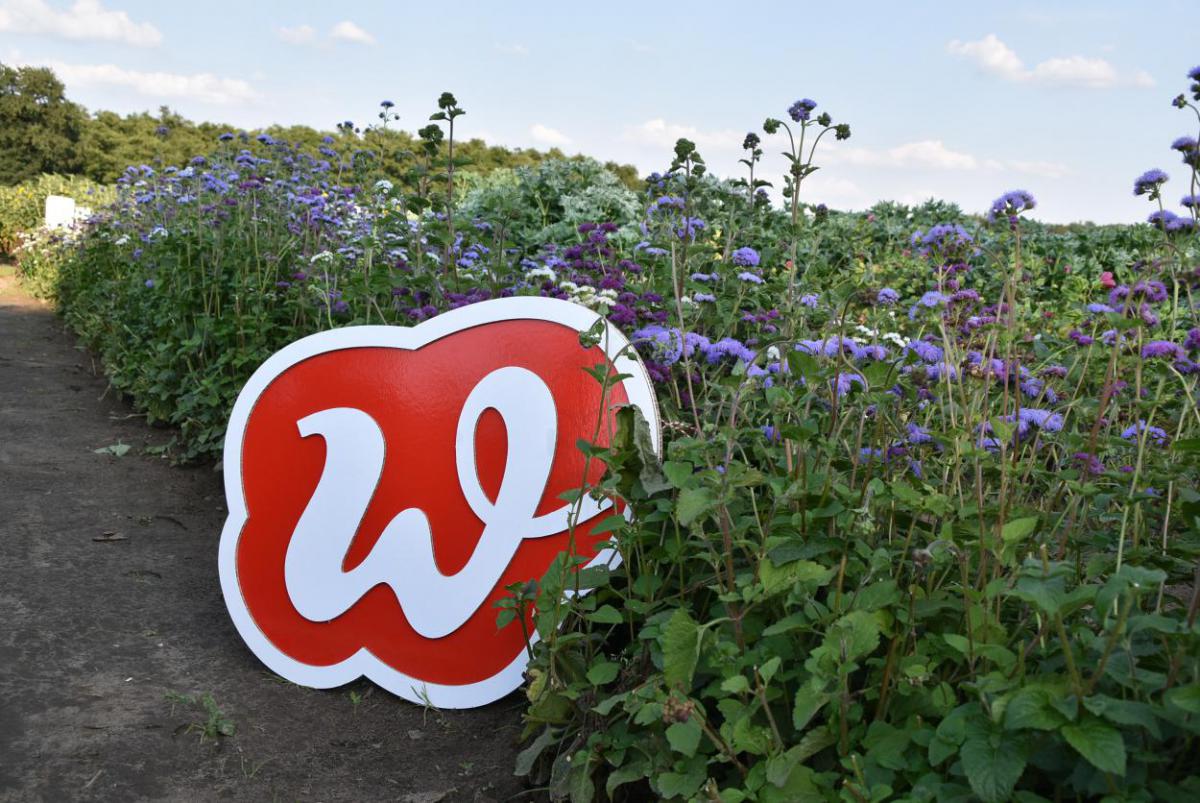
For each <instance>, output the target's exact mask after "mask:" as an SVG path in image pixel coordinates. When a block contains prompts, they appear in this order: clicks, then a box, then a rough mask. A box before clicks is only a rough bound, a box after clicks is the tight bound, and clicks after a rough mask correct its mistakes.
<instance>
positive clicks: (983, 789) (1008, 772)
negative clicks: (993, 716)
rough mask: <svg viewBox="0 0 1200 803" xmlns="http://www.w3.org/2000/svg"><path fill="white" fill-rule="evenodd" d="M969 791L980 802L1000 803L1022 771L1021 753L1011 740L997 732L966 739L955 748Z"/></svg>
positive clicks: (1023, 769) (1002, 802) (1006, 797)
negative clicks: (958, 747) (959, 746)
mask: <svg viewBox="0 0 1200 803" xmlns="http://www.w3.org/2000/svg"><path fill="white" fill-rule="evenodd" d="M958 756H959V758H960V759H961V760H962V767H963V772H964V773H965V774H966V776H967V782H968V783H970V784H971V790H972V791H973V792H975V794H977V795H979V797H980V798H981V799H983V801H984V803H1004V801H1006V800H1008V798H1009V796H1011V795H1012V791H1013V787H1015V786H1016V785H1017V781H1019V780H1020V779H1021V774H1022V773H1023V772H1025V754H1024V752H1023V751H1022V750H1021V749H1020V748H1019V747H1018V746H1017V744H1016V743H1015V742H1013V741H1012V740H1011V737H1010V738H1008V739H1005V738H1003V737H1002V736H997V735H994V734H993V735H988V734H977V735H973V736H970V737H968V738H967V740H966V741H965V742H963V746H962V747H961V748H960V749H959V751H958Z"/></svg>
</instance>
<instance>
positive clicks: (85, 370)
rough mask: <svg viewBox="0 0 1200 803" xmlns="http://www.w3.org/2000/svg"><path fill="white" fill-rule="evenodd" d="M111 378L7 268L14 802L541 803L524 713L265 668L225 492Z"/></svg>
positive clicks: (0, 438)
mask: <svg viewBox="0 0 1200 803" xmlns="http://www.w3.org/2000/svg"><path fill="white" fill-rule="evenodd" d="M95 369H96V366H95V365H94V363H93V361H92V359H91V358H90V357H89V355H88V354H87V352H85V351H83V350H81V349H79V348H78V347H77V346H76V345H75V343H74V340H73V338H71V337H70V336H69V335H67V334H65V333H64V331H63V327H62V324H61V321H59V320H58V319H57V318H56V317H55V316H54V314H53V312H52V311H51V310H50V309H49V308H47V307H46V306H44V305H43V304H41V303H39V302H36V301H34V300H32V299H30V298H29V297H28V296H26V295H24V294H23V293H22V292H21V291H20V289H19V288H18V287H17V286H16V282H15V279H14V278H13V276H12V271H11V268H5V267H0V623H2V624H0V800H17V801H22V800H55V801H57V800H122V801H126V800H188V801H192V800H238V801H241V800H247V801H249V800H255V801H258V800H275V799H278V800H288V801H292V800H314V801H318V800H319V801H370V800H398V801H408V802H409V803H435V802H436V801H459V800H463V801H483V800H496V801H500V800H508V799H512V798H514V796H516V797H517V798H518V799H522V800H525V799H528V798H527V797H526V796H524V795H522V794H521V792H522V786H521V784H520V782H519V781H518V780H517V779H515V778H514V777H513V775H512V766H513V759H514V756H515V753H516V750H517V747H516V745H515V738H516V734H517V732H518V730H519V727H520V725H519V714H520V703H521V700H520V698H519V697H518V696H510V697H508V698H506V699H505V700H502V701H500V702H498V703H495V704H493V705H491V706H489V707H487V708H484V709H479V710H476V711H472V712H446V713H439V712H436V711H425V710H423V709H421V708H420V707H419V706H414V705H411V704H409V703H405V702H403V701H401V700H398V699H396V698H394V697H392V696H390V695H388V694H387V693H386V692H384V691H382V690H381V689H378V688H375V687H374V686H372V685H371V684H369V683H367V682H365V681H359V682H358V683H356V684H353V685H352V686H349V687H345V688H342V689H337V690H332V691H313V690H309V689H303V688H300V687H297V686H294V685H291V684H290V683H287V682H286V681H282V680H280V679H279V678H277V677H275V676H274V675H272V674H271V673H270V672H268V671H266V670H265V669H264V668H263V667H262V666H261V665H260V664H259V663H258V661H257V660H256V659H255V658H254V657H253V655H251V653H250V652H249V651H248V650H247V649H246V647H245V646H243V644H242V642H241V641H240V639H239V638H238V636H237V634H236V632H235V631H234V629H233V627H232V625H231V624H230V622H229V619H228V616H227V614H226V612H225V608H224V603H223V602H222V599H221V594H220V589H219V586H218V582H217V571H216V555H217V541H218V536H219V533H220V528H221V524H222V522H223V519H224V512H225V511H224V504H223V503H224V500H223V496H222V490H221V483H220V475H219V474H218V473H216V472H214V471H213V470H212V468H211V467H202V468H174V467H171V466H170V465H168V464H167V463H166V462H165V461H163V460H160V459H157V458H153V457H148V456H145V455H144V454H142V450H143V449H144V447H146V446H151V445H155V444H160V443H164V442H165V441H167V440H168V439H169V433H168V432H167V431H164V430H159V429H154V428H151V427H148V426H146V425H145V423H144V422H143V421H142V420H141V419H140V418H138V417H136V416H134V415H133V414H132V411H131V409H130V408H129V407H128V406H127V405H125V404H123V403H122V402H120V401H119V400H116V399H113V398H112V394H111V393H106V383H105V382H104V380H103V378H98V377H97V376H96V374H95V373H94V371H95ZM118 443H124V444H128V445H129V446H131V447H132V449H131V450H130V451H129V452H128V453H127V454H125V456H123V457H114V456H111V455H105V454H97V453H95V451H94V450H96V449H99V448H102V447H106V446H110V445H113V444H118ZM206 696H208V699H209V700H211V706H208V707H206V705H205V703H206V702H207V701H206V700H205V697H206ZM189 700H194V702H192V701H189ZM223 723H231V724H232V727H233V728H234V729H235V732H234V734H233V735H232V736H218V735H215V732H216V731H219V730H221V729H225V730H228V729H229V727H228V726H225V725H223Z"/></svg>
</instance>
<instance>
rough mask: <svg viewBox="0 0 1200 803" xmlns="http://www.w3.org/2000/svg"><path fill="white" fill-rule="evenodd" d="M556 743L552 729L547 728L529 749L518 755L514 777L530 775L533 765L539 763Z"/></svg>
mask: <svg viewBox="0 0 1200 803" xmlns="http://www.w3.org/2000/svg"><path fill="white" fill-rule="evenodd" d="M554 742H555V734H554V730H553V729H552V728H546V729H545V730H544V731H542V732H541V733H539V734H538V737H537V738H536V739H534V740H533V742H531V743H530V745H529V746H528V747H526V748H525V749H524V750H522V751H521V752H520V753H517V763H516V767H515V769H514V770H513V775H528V774H529V773H530V771H532V770H533V764H534V762H535V761H537V759H538V756H540V755H541V754H542V751H543V750H545V749H546V748H547V747H549V746H550V745H552V744H554Z"/></svg>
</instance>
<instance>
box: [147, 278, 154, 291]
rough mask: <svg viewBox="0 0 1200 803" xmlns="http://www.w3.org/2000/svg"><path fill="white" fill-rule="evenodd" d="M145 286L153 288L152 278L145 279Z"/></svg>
mask: <svg viewBox="0 0 1200 803" xmlns="http://www.w3.org/2000/svg"><path fill="white" fill-rule="evenodd" d="M146 286H147V287H149V288H150V289H151V290H153V289H154V280H153V279H147V280H146Z"/></svg>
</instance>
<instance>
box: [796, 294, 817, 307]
mask: <svg viewBox="0 0 1200 803" xmlns="http://www.w3.org/2000/svg"><path fill="white" fill-rule="evenodd" d="M819 303H820V297H819V296H818V295H817V294H816V293H805V294H804V295H802V296H800V305H801V306H804V307H808V308H809V309H816V308H817V304H819Z"/></svg>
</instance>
